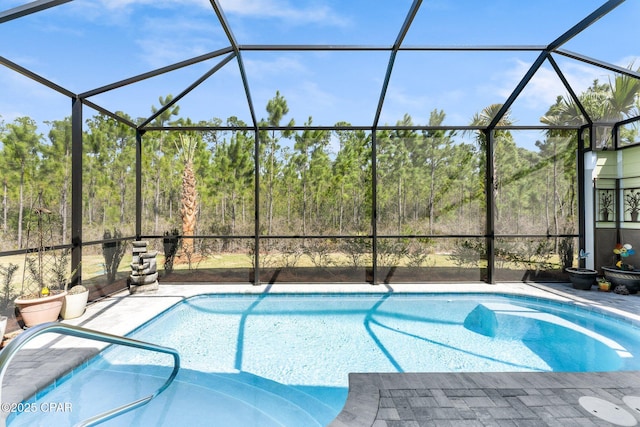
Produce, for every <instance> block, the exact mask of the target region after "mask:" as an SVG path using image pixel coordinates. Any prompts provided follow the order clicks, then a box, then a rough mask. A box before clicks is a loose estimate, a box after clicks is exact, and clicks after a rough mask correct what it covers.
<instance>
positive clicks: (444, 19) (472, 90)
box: [0, 0, 640, 131]
mask: <svg viewBox="0 0 640 427" xmlns="http://www.w3.org/2000/svg"><path fill="white" fill-rule="evenodd" d="M25 3H27V2H26V1H24V0H23V1H17V0H5V1H3V2H2V3H1V6H0V7H1V8H2V9H3V10H7V9H9V8H11V7H15V6H18V5H21V4H25ZM604 3H605V0H536V1H535V2H523V1H522V0H488V1H478V0H423V1H422V4H421V6H420V8H419V10H418V12H417V14H416V16H415V19H414V21H413V23H412V25H411V28H410V29H409V31H408V33H407V34H406V36H405V38H404V40H403V44H402V46H403V47H411V46H434V47H435V46H437V47H442V46H456V47H460V46H485V47H487V46H495V45H510V46H536V47H540V46H546V45H548V44H549V43H551V42H552V41H553V40H555V39H556V38H557V37H559V36H560V35H562V34H563V33H564V32H565V31H567V30H568V29H570V28H571V27H572V26H574V25H576V24H577V23H579V22H580V21H581V20H582V19H583V18H585V17H586V16H588V15H589V14H590V13H591V12H593V11H594V10H596V9H597V8H598V7H600V6H601V5H602V4H604ZM220 4H221V6H222V8H223V11H224V17H225V19H226V21H227V22H228V23H229V26H230V28H231V31H232V34H233V37H234V38H235V39H236V41H237V42H238V44H240V45H241V46H250V45H334V46H339V45H348V46H369V47H384V48H388V47H389V46H391V45H392V44H393V43H394V42H395V41H396V39H397V38H398V34H399V30H400V28H401V26H402V24H403V22H404V21H405V19H406V17H407V13H408V11H409V9H410V7H411V4H412V1H410V0H393V1H388V0H387V1H382V0H220ZM639 18H640V2H638V1H634V0H627V1H626V2H624V3H622V4H621V5H620V6H618V7H617V8H616V9H615V10H613V11H612V12H611V13H609V14H608V15H607V16H605V17H603V18H602V19H600V20H598V21H597V22H595V23H594V24H593V25H592V26H590V27H589V28H587V29H586V30H585V31H583V32H582V33H580V34H578V35H577V36H575V37H574V38H572V39H571V40H570V41H569V42H568V43H566V44H565V45H563V46H562V48H563V49H566V50H568V51H571V52H576V53H579V54H581V55H585V56H588V57H592V58H596V59H598V60H601V61H604V62H608V63H611V64H614V65H618V66H629V65H630V64H635V67H636V68H637V67H639V66H640V44H638V43H637V41H638V40H640V26H639V25H638V22H639ZM229 45H230V44H229V41H228V38H227V36H226V34H225V33H224V31H223V30H222V27H221V25H220V21H219V19H218V17H217V16H216V14H215V13H214V11H213V8H212V6H211V3H210V2H209V1H208V0H75V1H72V2H70V3H66V4H64V5H61V6H58V7H55V8H52V9H48V10H45V11H42V12H38V13H35V14H31V15H29V16H26V17H22V18H19V19H15V20H12V21H9V22H5V23H2V24H0V56H2V57H3V58H5V59H7V60H9V61H11V62H13V63H16V64H18V65H19V66H21V67H24V68H26V69H28V70H30V71H32V72H34V73H36V74H38V75H40V76H42V77H44V78H45V79H48V80H50V81H52V82H54V83H55V84H57V85H60V86H62V87H64V88H65V89H67V90H70V91H71V92H73V93H75V94H82V93H84V92H87V91H90V90H93V89H95V88H99V87H102V86H104V85H108V84H110V83H113V82H117V81H120V80H123V79H127V78H130V77H132V76H136V75H139V74H142V73H147V72H149V71H152V70H155V69H158V68H161V67H165V66H169V65H172V64H174V63H177V62H180V61H184V60H187V59H190V58H192V57H195V56H198V55H203V54H207V53H210V52H215V51H217V50H219V49H224V48H227V47H228V46H229ZM537 56H538V52H535V51H527V50H522V51H507V52H504V51H502V52H501V51H488V52H469V51H454V52H445V51H430V52H419V51H400V52H398V54H397V56H396V60H395V62H394V65H393V69H392V73H391V77H390V80H389V87H388V90H387V92H386V94H385V98H384V101H385V102H384V105H383V108H382V110H381V115H380V122H379V124H381V125H384V124H388V125H393V124H395V123H396V122H398V121H399V120H402V118H403V117H404V115H405V114H408V115H409V116H411V118H412V121H413V123H414V124H427V123H428V120H429V115H430V113H431V112H432V111H434V110H442V111H444V112H445V114H446V118H445V121H444V123H443V124H445V125H452V126H456V125H461V126H463V125H468V124H469V123H470V121H471V119H472V117H473V115H474V114H476V113H478V112H480V111H481V110H482V109H483V108H485V107H487V106H489V105H491V104H493V103H503V102H505V100H506V99H507V98H508V96H509V95H510V93H511V92H512V91H513V89H514V88H515V87H516V86H517V84H518V82H519V81H520V80H521V79H522V78H523V76H524V75H525V73H526V72H527V70H528V69H529V68H530V66H531V64H532V63H533V62H534V61H535V59H536V58H537ZM225 57H226V54H222V55H219V56H216V57H214V58H212V59H210V60H207V61H204V62H201V63H198V64H195V65H192V66H190V67H185V68H182V69H179V70H177V71H174V72H172V73H168V74H164V75H161V76H158V77H154V78H151V79H147V80H144V81H141V82H138V83H135V84H131V85H127V86H125V87H122V88H119V89H116V90H113V91H108V92H105V93H101V94H98V95H96V96H92V97H91V98H89V100H90V101H92V102H94V103H96V104H98V105H100V106H102V107H104V108H106V109H108V110H110V111H124V112H126V113H127V114H128V115H129V116H131V117H133V118H137V117H148V116H149V115H150V114H151V109H152V106H155V107H158V106H159V98H160V97H164V96H166V95H169V94H172V95H174V96H176V95H178V94H180V93H182V92H183V91H184V90H185V89H186V88H188V87H190V85H192V84H193V82H194V81H196V80H197V79H199V78H200V77H201V76H203V75H205V74H206V73H207V72H209V71H210V70H212V69H213V68H214V67H216V66H219V65H220V63H221V61H223V60H224V59H225ZM389 59H390V55H389V52H388V51H366V52H363V51H357V52H344V51H342V52H340V51H339V52H327V51H294V52H283V51H276V52H267V51H261V50H251V49H247V50H242V66H243V67H244V70H245V72H246V76H247V81H248V84H249V89H250V96H251V100H252V101H253V105H254V106H255V115H256V118H257V119H258V120H260V119H262V118H266V117H267V112H266V109H265V107H266V104H267V102H268V101H269V100H270V99H272V98H273V97H274V96H275V94H276V91H279V92H280V94H281V95H282V96H284V98H285V99H286V100H287V103H288V107H289V110H290V111H289V114H288V115H287V116H285V118H284V120H283V122H288V121H289V120H290V119H293V120H294V121H295V123H296V124H297V125H304V124H305V123H309V122H311V123H312V124H314V125H326V126H330V125H333V124H335V123H336V122H339V121H346V122H349V123H351V124H352V125H355V126H370V125H371V124H372V123H373V120H374V117H375V114H376V110H377V108H378V100H379V99H380V95H381V91H382V83H383V82H384V79H385V74H386V72H387V69H388V65H389ZM554 59H555V60H556V61H557V63H558V65H559V66H560V68H561V69H562V72H563V73H564V74H565V76H566V78H567V80H568V81H569V82H570V83H571V85H572V86H573V87H574V89H575V90H576V91H577V92H578V93H579V92H581V91H583V90H585V89H586V88H587V87H588V86H589V85H590V84H591V83H592V82H593V81H594V80H595V79H598V80H599V81H600V82H607V81H609V79H611V78H612V76H613V75H612V73H611V72H609V71H607V70H605V69H602V68H599V67H595V66H592V65H589V64H586V63H584V62H579V61H576V60H573V59H569V58H567V57H565V56H562V55H554ZM566 94H567V92H566V90H565V89H564V87H563V85H562V82H561V80H560V79H559V78H558V76H557V74H556V73H555V71H554V70H553V68H552V67H551V65H550V64H549V63H545V64H544V65H543V67H542V68H541V69H540V70H539V71H538V72H537V73H536V74H535V76H534V77H533V79H532V81H531V83H530V84H529V85H528V86H527V88H526V89H525V91H524V92H523V93H522V94H521V95H520V96H519V97H518V99H517V100H516V102H515V103H514V106H513V108H512V112H511V117H512V119H513V120H514V122H515V124H518V125H538V124H540V122H539V118H540V117H541V116H542V115H544V114H545V113H546V111H547V109H548V108H549V106H550V105H552V104H553V103H554V102H555V100H556V98H557V96H566ZM178 105H179V106H180V112H181V116H182V117H189V118H191V119H192V120H194V121H200V120H211V119H212V118H214V117H217V118H221V119H222V120H226V119H227V118H228V117H230V116H236V117H238V118H240V119H241V120H243V121H245V122H247V123H250V122H251V115H250V112H249V109H248V107H247V105H248V103H247V95H246V93H245V90H244V87H243V85H242V82H241V79H240V64H239V62H238V61H237V59H235V58H234V59H232V60H231V61H229V62H228V63H226V64H225V65H224V66H222V67H220V69H219V70H217V71H216V72H215V73H214V74H213V75H212V76H211V77H210V78H208V79H207V80H205V81H204V83H202V84H200V85H199V86H197V87H196V88H195V89H194V90H193V91H192V92H190V93H189V94H187V95H186V96H185V97H184V98H183V99H182V100H181V101H180V102H179V104H178ZM70 108H71V101H70V100H69V98H67V97H65V96H63V95H60V94H58V93H56V92H54V91H52V90H50V89H48V88H46V87H44V86H42V85H40V84H38V83H35V82H33V81H31V80H29V79H27V78H26V77H24V76H22V75H20V74H18V73H15V72H13V71H11V70H9V69H8V68H6V67H2V66H0V116H1V117H2V120H3V121H4V122H5V123H6V122H11V121H13V120H14V119H15V118H16V117H20V116H25V115H27V116H29V117H32V118H34V119H35V120H36V121H37V122H38V123H44V122H45V121H50V120H56V119H61V118H64V117H65V116H68V115H70ZM94 114H95V112H94V111H93V110H92V109H88V108H85V110H84V116H85V118H87V117H91V116H92V115H94ZM283 124H284V123H283ZM43 131H44V130H43Z"/></svg>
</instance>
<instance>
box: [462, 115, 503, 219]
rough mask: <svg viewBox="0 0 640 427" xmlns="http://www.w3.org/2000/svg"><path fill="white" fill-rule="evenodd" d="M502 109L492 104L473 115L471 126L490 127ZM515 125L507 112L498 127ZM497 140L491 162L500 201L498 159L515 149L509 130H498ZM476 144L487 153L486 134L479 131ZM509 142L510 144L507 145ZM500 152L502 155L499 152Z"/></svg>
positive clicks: (495, 189) (494, 186) (483, 161)
mask: <svg viewBox="0 0 640 427" xmlns="http://www.w3.org/2000/svg"><path fill="white" fill-rule="evenodd" d="M501 108H502V104H491V105H489V106H488V107H485V108H484V109H482V111H481V112H480V113H476V114H474V115H473V118H472V119H471V123H470V125H471V126H480V127H482V126H488V125H489V124H490V123H491V122H492V121H493V118H494V117H495V116H496V114H498V112H499V111H500V109H501ZM512 124H513V120H512V119H511V110H507V112H506V113H505V114H504V115H503V116H502V117H501V118H500V120H499V121H498V123H497V126H510V125H512ZM495 140H496V141H498V140H500V141H501V143H500V144H495V147H496V149H495V150H494V151H493V158H492V159H491V162H492V163H493V191H494V195H495V198H496V199H498V196H499V190H500V179H501V178H502V173H501V171H499V170H498V164H497V162H496V158H498V157H501V154H503V153H504V151H506V150H507V148H508V147H510V148H513V145H514V144H513V141H512V137H511V133H510V132H509V131H508V130H506V131H505V130H498V131H496V132H495ZM476 142H477V143H478V147H479V148H480V152H481V153H486V151H487V140H486V134H485V133H484V132H481V131H477V133H476ZM507 142H508V144H507ZM498 151H500V153H499V152H498ZM486 166H487V165H486V164H485V160H484V159H482V160H481V163H480V167H481V172H482V173H485V171H486ZM498 216H499V210H498V207H497V206H496V217H498Z"/></svg>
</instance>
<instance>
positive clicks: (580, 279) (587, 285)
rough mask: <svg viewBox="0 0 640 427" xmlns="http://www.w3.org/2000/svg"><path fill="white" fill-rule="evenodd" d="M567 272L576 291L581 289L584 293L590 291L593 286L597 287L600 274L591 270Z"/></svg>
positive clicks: (568, 269) (583, 269) (571, 268)
mask: <svg viewBox="0 0 640 427" xmlns="http://www.w3.org/2000/svg"><path fill="white" fill-rule="evenodd" d="M565 271H566V272H567V273H568V274H569V280H571V284H572V285H573V288H574V289H580V290H582V291H588V290H590V289H591V287H592V286H597V285H598V282H597V280H596V279H597V277H598V272H597V271H596V270H591V269H590V268H574V267H569V268H566V269H565Z"/></svg>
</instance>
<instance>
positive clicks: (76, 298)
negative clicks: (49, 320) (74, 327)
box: [60, 289, 89, 320]
mask: <svg viewBox="0 0 640 427" xmlns="http://www.w3.org/2000/svg"><path fill="white" fill-rule="evenodd" d="M88 299H89V290H88V289H87V290H86V291H84V292H81V293H79V294H67V295H65V297H64V301H63V302H62V310H61V311H60V316H62V318H63V319H65V320H66V319H75V318H76V317H80V316H82V315H83V314H84V309H85V307H86V306H87V300H88Z"/></svg>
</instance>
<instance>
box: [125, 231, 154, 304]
mask: <svg viewBox="0 0 640 427" xmlns="http://www.w3.org/2000/svg"><path fill="white" fill-rule="evenodd" d="M157 255H158V252H157V251H150V252H149V251H147V242H146V241H139V242H133V259H132V262H131V275H130V276H129V293H131V294H136V293H140V292H149V291H156V290H158V267H157V263H156V256H157Z"/></svg>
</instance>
